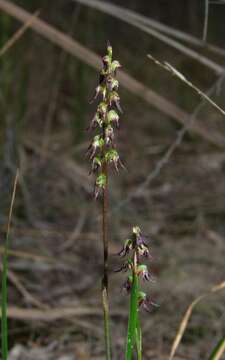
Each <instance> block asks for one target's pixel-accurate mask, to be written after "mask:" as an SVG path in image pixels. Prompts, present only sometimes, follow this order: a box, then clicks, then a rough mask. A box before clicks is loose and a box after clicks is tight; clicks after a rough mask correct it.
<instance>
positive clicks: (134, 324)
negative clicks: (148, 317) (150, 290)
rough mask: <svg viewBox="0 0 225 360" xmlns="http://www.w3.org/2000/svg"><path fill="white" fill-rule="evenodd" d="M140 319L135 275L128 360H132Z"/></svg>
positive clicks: (128, 331)
mask: <svg viewBox="0 0 225 360" xmlns="http://www.w3.org/2000/svg"><path fill="white" fill-rule="evenodd" d="M137 317H138V276H137V275H136V274H135V273H133V283H132V288H131V296H130V310H129V320H128V330H127V347H126V357H125V359H126V360H132V355H133V351H134V345H135V342H136V331H137Z"/></svg>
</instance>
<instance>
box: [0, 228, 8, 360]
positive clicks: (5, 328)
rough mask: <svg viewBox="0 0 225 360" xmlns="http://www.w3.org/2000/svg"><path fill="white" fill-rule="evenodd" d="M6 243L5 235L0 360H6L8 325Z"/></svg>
mask: <svg viewBox="0 0 225 360" xmlns="http://www.w3.org/2000/svg"><path fill="white" fill-rule="evenodd" d="M8 242H9V237H8V234H7V235H6V242H5V250H4V254H3V262H2V263H3V268H2V304H1V311H2V318H1V329H2V336H1V340H2V360H7V358H8V324H7V272H8V254H7V252H8V251H7V250H8Z"/></svg>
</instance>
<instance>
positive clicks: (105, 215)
mask: <svg viewBox="0 0 225 360" xmlns="http://www.w3.org/2000/svg"><path fill="white" fill-rule="evenodd" d="M103 138H104V139H105V129H104V126H103ZM103 152H104V149H103ZM102 172H103V174H104V175H105V178H106V183H105V188H104V190H103V198H102V242H103V257H104V264H103V278H102V303H103V313H104V332H105V347H106V359H107V360H111V338H110V318H109V292H108V256H109V250H108V201H109V196H108V165H107V162H105V161H104V163H103V167H102Z"/></svg>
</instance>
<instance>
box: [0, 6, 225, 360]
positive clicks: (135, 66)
mask: <svg viewBox="0 0 225 360" xmlns="http://www.w3.org/2000/svg"><path fill="white" fill-rule="evenodd" d="M8 2H9V1H8ZM12 3H14V4H16V5H18V6H21V7H22V8H24V9H26V10H27V11H28V12H30V13H34V12H35V11H36V10H38V9H39V10H40V15H39V18H40V19H42V20H44V21H45V22H47V23H49V25H51V26H53V27H55V28H56V29H58V30H60V31H62V32H63V33H65V34H67V35H68V36H70V37H72V38H73V39H74V40H76V41H78V42H79V43H80V44H82V45H83V46H85V47H86V48H88V49H89V50H91V51H93V52H95V53H96V54H98V55H103V54H104V52H105V47H106V42H107V40H110V42H111V44H112V46H113V51H114V57H115V58H116V59H118V60H119V61H120V62H121V64H122V65H123V70H124V71H126V72H127V73H128V74H130V75H131V76H132V77H133V78H135V79H137V80H138V81H140V82H141V83H142V84H144V85H145V86H146V87H147V88H149V89H151V90H153V91H155V92H156V93H158V94H160V95H161V96H162V97H163V98H165V99H167V100H169V101H171V102H172V103H173V104H175V105H176V106H179V107H180V108H181V109H183V110H184V111H185V112H186V113H187V114H189V115H190V116H191V114H192V113H193V111H194V110H195V109H196V107H197V106H198V104H199V103H200V102H201V99H200V98H199V97H198V96H196V94H194V93H193V91H192V90H191V89H189V88H188V87H186V86H185V85H183V84H182V83H180V82H179V80H177V79H175V78H173V77H171V75H170V74H167V73H165V72H164V71H163V70H162V69H160V68H157V67H156V66H155V65H154V64H153V63H151V62H150V61H149V60H148V59H147V54H148V53H151V54H152V55H153V56H154V57H156V58H158V59H160V60H166V61H168V62H169V63H171V64H172V65H173V66H175V67H177V68H178V69H179V71H181V72H182V73H183V74H185V75H186V76H187V77H188V78H190V79H191V81H193V83H195V84H196V85H197V86H199V87H200V88H201V89H202V90H203V91H206V92H207V91H208V89H210V88H211V87H212V86H213V85H215V83H216V82H217V86H215V89H214V91H213V92H212V94H211V95H212V98H213V99H214V101H216V102H217V103H218V104H219V105H220V106H222V107H223V106H224V95H225V86H224V82H223V74H220V76H219V75H218V74H215V72H213V71H212V70H211V69H209V68H208V67H206V66H204V65H202V64H201V63H199V62H198V61H196V60H194V59H192V58H190V57H188V56H187V55H184V54H182V53H180V52H179V51H177V50H176V49H174V48H172V47H171V46H170V44H167V45H166V44H165V43H163V42H160V41H159V40H158V39H156V38H154V37H153V36H150V35H148V34H146V33H144V32H143V31H141V30H138V29H137V28H135V27H134V26H131V25H128V24H127V23H125V22H124V21H121V20H118V19H115V18H114V17H112V16H109V15H106V14H103V13H101V12H99V11H97V10H94V9H93V8H89V7H87V6H83V5H81V4H79V3H77V2H76V1H72V0H55V1H54V2H53V1H41V0H39V1H38V0H15V1H12ZM107 3H111V4H114V5H121V6H124V7H126V8H128V9H130V10H133V11H135V12H137V13H139V14H143V15H144V16H146V17H150V18H152V19H155V20H157V21H159V22H160V23H163V24H166V25H168V26H171V27H173V28H174V29H179V30H182V31H184V32H187V33H189V34H191V35H193V36H195V37H198V38H199V39H201V38H202V34H203V26H204V17H205V8H204V4H205V2H204V1H203V0H202V1H196V0H170V1H165V0H152V1H144V0H142V1H140V0H128V1H126V2H124V1H122V0H111V1H107ZM224 17H225V4H224V5H222V4H213V3H212V4H210V7H209V19H208V20H209V21H208V34H207V41H208V42H209V43H211V44H214V45H216V46H218V47H220V48H221V49H224V33H225V25H224ZM21 26H22V24H21V23H20V22H19V21H18V20H16V19H15V18H13V17H10V16H9V15H7V14H6V13H5V12H4V11H2V10H1V4H0V48H2V47H3V46H4V45H5V44H6V43H7V41H8V40H9V39H10V38H11V37H12V36H13V34H15V32H16V31H17V30H18V29H19V28H20V27H21ZM187 46H188V47H190V48H192V49H194V50H196V51H197V52H198V53H199V54H203V55H204V56H205V57H207V58H208V59H211V60H212V61H214V62H215V63H217V64H219V65H220V66H221V67H222V68H223V66H224V63H225V60H224V56H222V55H218V54H213V53H211V52H210V51H209V50H208V49H206V48H201V49H199V48H198V47H197V46H191V45H190V44H187ZM0 63H1V68H0V69H1V70H0V116H1V121H0V226H1V228H0V230H1V245H2V244H3V239H4V233H5V226H6V225H5V224H6V219H7V214H8V209H9V204H10V197H11V189H12V182H13V178H14V176H15V171H16V169H17V168H18V167H19V169H20V182H19V187H18V192H17V197H16V203H15V211H14V217H13V226H12V236H11V243H10V247H11V250H12V254H11V255H12V256H10V274H9V303H10V306H16V307H18V308H22V309H24V310H26V309H30V310H31V309H36V310H37V309H39V310H42V311H46V310H48V309H51V308H57V309H64V308H65V307H70V308H71V307H72V308H74V307H75V308H77V309H79V307H80V308H81V315H78V316H74V317H70V318H68V317H65V318H64V317H63V316H61V317H60V320H55V321H43V319H36V320H35V321H34V319H32V316H31V318H29V316H28V319H26V317H25V318H24V319H20V320H18V319H16V317H15V316H11V318H10V346H11V348H12V349H14V350H15V348H16V347H17V349H19V348H18V344H20V345H22V346H23V349H22V348H20V350H18V351H20V352H21V351H22V352H24V353H23V354H26V355H23V358H25V359H28V360H29V359H31V358H32V359H34V360H39V359H61V358H62V356H63V355H65V354H66V355H67V354H68V359H71V360H73V359H90V358H91V359H103V358H104V356H103V354H104V349H103V333H102V317H101V301H100V293H99V288H100V277H101V275H100V274H101V268H102V261H101V253H102V249H101V242H100V240H99V235H98V234H99V229H100V223H99V204H98V202H97V203H96V202H94V201H93V200H92V191H93V179H92V178H91V176H89V175H88V173H89V165H88V161H87V160H86V158H85V151H86V148H87V147H88V140H89V137H90V136H89V134H88V133H87V132H86V130H85V129H86V128H87V126H88V124H89V122H90V120H91V118H92V116H93V114H94V112H95V106H96V104H91V105H90V104H89V100H90V98H91V96H92V94H93V91H94V88H95V86H96V83H97V80H98V78H97V72H96V71H95V70H94V69H93V68H91V67H89V66H88V65H87V64H85V63H84V62H82V61H81V60H78V59H77V58H76V57H75V56H72V55H71V54H69V53H67V52H65V51H64V50H63V48H60V47H57V46H56V45H54V44H53V43H52V42H50V41H48V40H47V39H46V38H44V37H43V36H40V35H38V34H37V33H35V32H34V31H33V30H32V29H29V30H27V31H26V32H25V33H24V35H23V36H22V37H21V38H20V39H19V40H18V41H17V42H15V44H14V45H13V46H12V47H11V48H10V49H9V50H8V51H7V52H6V53H5V54H3V55H2V56H1V57H0ZM218 78H219V79H220V81H219V82H218ZM120 95H121V104H122V107H123V110H124V114H123V116H122V126H121V129H120V131H119V135H118V139H117V142H118V147H119V150H120V154H121V158H122V161H123V162H124V163H125V165H126V167H127V171H121V173H120V174H119V175H117V174H115V173H114V172H113V171H112V174H111V180H110V186H111V196H110V203H111V219H110V220H111V225H110V230H111V254H112V256H111V268H110V271H111V306H112V313H113V334H114V335H115V337H114V348H115V358H116V359H119V358H122V357H121V356H122V355H121V354H122V353H123V344H124V336H125V332H126V320H127V300H128V299H127V298H126V296H124V295H123V294H122V293H121V286H122V282H123V278H122V276H121V275H115V274H114V273H113V269H114V268H115V267H116V266H117V264H116V262H117V259H116V258H115V256H113V254H115V253H116V252H118V250H119V249H120V246H121V243H122V240H123V239H124V237H126V236H127V235H128V234H129V231H130V228H131V226H133V225H135V224H138V225H140V226H141V227H142V228H143V230H144V232H145V233H146V234H149V236H150V238H151V247H152V252H153V254H154V259H153V261H152V272H153V274H154V275H155V276H156V278H157V282H155V283H154V284H152V285H151V289H150V291H151V293H152V297H153V298H154V300H155V301H156V302H157V303H159V304H160V308H157V309H153V311H152V313H151V314H150V315H148V316H146V315H144V316H143V324H144V348H145V359H166V358H167V356H168V353H169V349H170V346H171V343H172V340H173V339H174V336H175V334H176V330H177V328H178V324H179V322H180V320H181V318H182V315H183V313H184V311H185V309H186V307H187V306H188V304H189V303H190V302H191V301H192V300H193V299H194V298H195V297H196V296H198V295H199V294H201V293H202V292H204V291H206V290H208V289H209V288H210V286H212V285H214V284H216V283H218V282H220V281H222V280H224V255H225V245H224V237H225V224H224V218H225V217H224V215H225V201H224V199H225V187H224V175H225V155H224V147H223V146H221V144H218V146H217V144H215V142H214V144H213V143H212V142H211V141H208V140H207V139H205V138H204V137H202V136H201V135H199V134H197V133H196V132H195V131H191V130H190V131H187V132H186V134H185V136H184V137H183V139H182V141H181V143H180V144H179V146H177V147H176V149H175V151H174V152H173V154H172V156H170V158H169V160H168V161H165V164H164V166H162V168H161V170H160V171H158V172H157V176H153V178H152V179H151V180H150V181H149V184H147V186H145V187H144V188H143V191H139V192H138V193H137V194H136V196H133V194H134V193H135V192H137V191H138V189H140V186H142V184H143V183H144V182H145V181H146V179H148V176H150V177H151V173H152V172H153V171H154V169H155V167H156V166H157V164H159V162H160V161H161V159H162V158H163V157H164V156H165V154H166V153H167V151H168V149H169V148H170V146H171V144H173V143H174V142H175V141H176V139H177V136H179V131H180V130H181V129H182V125H181V123H180V122H179V121H176V119H174V118H173V117H171V116H169V115H167V114H166V110H165V109H164V110H163V109H162V110H163V111H159V109H157V108H156V107H155V106H154V103H153V104H152V105H150V104H149V103H147V102H146V101H145V100H144V97H143V94H141V93H140V94H139V95H134V94H132V91H128V90H127V89H124V88H123V87H121V89H120ZM195 121H196V122H197V123H198V124H199V126H202V127H204V129H206V131H207V132H208V134H211V133H212V134H214V133H216V134H218V136H220V137H222V138H224V135H225V126H224V124H225V122H224V118H222V116H221V115H220V114H219V113H217V112H216V110H215V109H213V108H212V107H211V106H209V105H207V104H204V106H202V107H201V111H199V112H198V115H197V117H196V119H195ZM127 199H128V200H127ZM1 251H2V247H1ZM224 306H225V302H224V293H223V294H222V293H221V295H215V296H214V297H211V298H209V299H207V300H205V301H203V302H202V303H201V304H200V305H199V306H198V308H197V309H196V311H195V313H194V314H193V317H192V318H191V322H190V324H189V326H188V329H187V331H186V333H185V336H184V339H183V342H182V344H181V346H180V348H179V351H178V356H177V359H192V360H194V359H204V358H206V354H208V353H209V351H210V349H212V347H213V345H214V344H215V343H216V341H217V340H218V339H219V337H220V336H221V335H222V334H223V332H224V330H225V329H224ZM93 307H94V308H96V309H97V310H96V314H90V313H89V312H88V310H87V313H86V314H83V313H82V309H83V308H86V309H92V308H93ZM20 356H21V353H20ZM69 356H70V357H69ZM15 359H16V360H17V359H20V357H16V358H15ZM63 359H64V358H63ZM66 359H67V358H66Z"/></svg>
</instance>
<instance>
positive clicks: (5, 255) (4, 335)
mask: <svg viewBox="0 0 225 360" xmlns="http://www.w3.org/2000/svg"><path fill="white" fill-rule="evenodd" d="M18 177H19V172H18V170H17V172H16V176H15V180H14V184H13V192H12V198H11V204H10V209H9V216H8V223H7V229H6V239H5V247H4V253H3V262H2V263H3V269H2V304H1V312H2V316H1V330H2V336H1V341H2V360H7V359H8V321H7V303H8V292H7V275H8V249H9V234H10V225H11V220H12V212H13V205H14V201H15V195H16V187H17V182H18Z"/></svg>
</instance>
